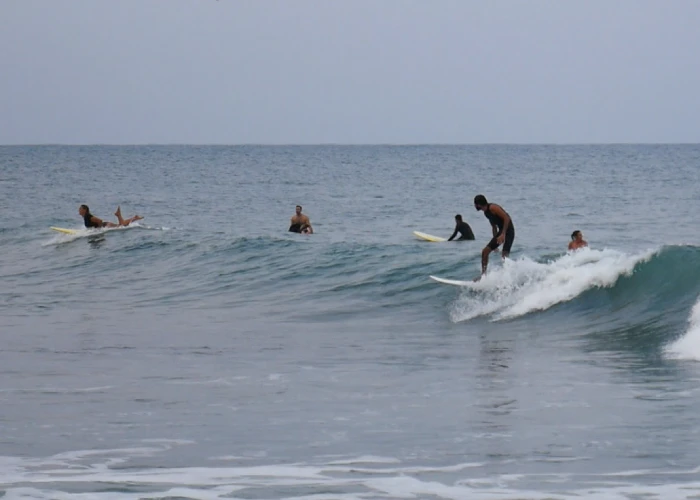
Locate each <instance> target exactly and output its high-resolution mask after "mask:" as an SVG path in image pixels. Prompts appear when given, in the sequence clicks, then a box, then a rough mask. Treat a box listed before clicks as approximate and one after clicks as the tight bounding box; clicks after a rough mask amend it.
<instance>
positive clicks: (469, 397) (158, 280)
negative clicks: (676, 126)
mask: <svg viewBox="0 0 700 500" xmlns="http://www.w3.org/2000/svg"><path fill="white" fill-rule="evenodd" d="M699 181H700V146H699V145H600V146H595V145H592V146H585V145H581V146H545V145H543V146H519V145H512V146H511V145H484V146H449V145H445V146H333V145H329V146H275V147H272V146H4V147H0V209H1V213H2V220H0V496H2V494H3V493H4V497H3V498H4V499H68V498H71V499H73V498H83V499H93V498H95V499H110V500H122V499H141V498H148V499H166V498H192V499H219V498H225V499H251V500H252V499H254V500H267V499H270V500H272V499H294V500H325V499H340V500H368V499H430V500H436V499H476V500H480V499H489V500H492V499H512V500H515V499H519V500H522V499H533V500H534V499H555V500H559V499H637V500H638V499H644V500H650V499H660V500H672V499H686V498H700V362H698V361H699V360H700V230H699V229H698V214H700V195H699V192H698V186H700V182H699ZM476 194H484V195H485V196H486V197H487V198H488V199H489V201H491V202H495V203H498V204H500V205H501V206H502V207H503V208H504V209H505V210H507V211H508V213H509V214H510V215H511V217H512V219H513V221H514V224H515V227H516V238H515V243H514V245H513V250H512V253H511V258H510V259H507V260H505V261H502V259H501V258H500V256H499V255H498V254H493V255H492V256H491V262H490V265H489V272H488V274H487V275H486V276H485V277H484V278H483V279H482V280H481V281H480V282H475V283H470V284H469V285H468V286H463V287H457V286H450V285H444V284H438V283H436V282H434V281H433V280H431V279H430V276H431V275H435V276H439V277H442V278H449V279H456V280H471V279H472V278H474V277H476V276H477V275H478V274H479V272H480V252H481V249H482V248H483V246H484V245H485V244H486V243H487V242H488V240H489V239H490V236H491V234H490V233H491V231H490V226H489V225H488V222H487V220H486V219H485V217H484V216H483V214H482V213H480V212H476V211H475V210H474V208H473V203H472V200H473V198H474V196H475V195H476ZM82 203H85V204H88V205H89V206H90V208H91V211H92V212H93V213H94V214H95V215H96V216H98V217H101V218H103V219H105V220H110V221H114V220H116V218H115V217H114V216H113V215H112V214H113V212H114V211H115V209H116V207H117V206H118V205H120V206H121V209H122V211H123V213H124V215H125V216H131V215H134V214H140V215H143V216H144V217H145V218H144V219H143V220H142V221H140V222H139V223H137V224H135V225H133V226H132V227H130V228H128V229H116V230H109V231H92V232H89V231H83V232H82V233H80V234H78V235H76V236H69V235H63V234H59V233H56V232H54V231H52V230H51V229H49V227H50V226H60V227H65V228H76V229H78V228H80V226H81V224H82V219H81V218H80V216H79V215H78V206H79V205H80V204H82ZM296 204H301V205H303V210H304V213H306V214H307V215H308V216H309V217H310V219H311V222H312V224H313V226H314V228H315V230H316V234H313V235H310V236H307V235H298V234H291V233H288V232H287V228H288V226H289V219H290V217H291V216H292V215H293V214H294V207H295V205H296ZM457 213H460V214H462V215H463V216H464V219H465V221H466V222H468V223H469V224H470V225H471V226H472V228H473V230H474V233H475V234H476V238H477V241H474V242H449V243H428V242H424V241H420V240H418V239H417V238H415V237H414V236H413V234H412V232H413V231H414V230H418V231H423V232H426V233H430V234H435V235H438V236H443V237H446V236H449V235H450V234H451V232H452V229H453V227H454V215H455V214H457ZM575 229H579V230H581V231H583V233H584V238H585V239H586V240H587V241H588V242H589V244H590V247H589V248H588V249H584V250H581V251H578V252H575V253H571V254H569V253H567V252H566V248H567V244H568V242H569V235H570V234H571V232H572V231H573V230H575Z"/></svg>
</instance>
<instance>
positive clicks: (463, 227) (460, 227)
mask: <svg viewBox="0 0 700 500" xmlns="http://www.w3.org/2000/svg"><path fill="white" fill-rule="evenodd" d="M455 222H456V223H457V225H456V226H455V232H454V233H452V236H450V237H449V239H448V240H447V241H452V240H453V239H454V238H455V236H457V233H460V234H461V236H460V237H459V238H458V239H457V241H460V240H473V239H475V238H474V232H473V231H472V228H471V227H469V224H467V223H466V222H464V221H463V220H462V216H461V215H460V214H457V215H455Z"/></svg>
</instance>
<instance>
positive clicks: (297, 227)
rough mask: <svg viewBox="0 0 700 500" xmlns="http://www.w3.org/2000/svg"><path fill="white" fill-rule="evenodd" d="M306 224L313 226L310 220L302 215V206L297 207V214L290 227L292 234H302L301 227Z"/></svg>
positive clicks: (293, 217)
mask: <svg viewBox="0 0 700 500" xmlns="http://www.w3.org/2000/svg"><path fill="white" fill-rule="evenodd" d="M304 224H306V225H307V226H310V225H311V222H310V221H309V218H308V217H307V216H306V215H304V214H302V213H301V205H297V209H296V214H294V215H293V216H292V220H291V224H290V226H289V232H290V233H301V226H303V225H304Z"/></svg>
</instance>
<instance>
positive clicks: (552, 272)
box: [450, 248, 656, 322]
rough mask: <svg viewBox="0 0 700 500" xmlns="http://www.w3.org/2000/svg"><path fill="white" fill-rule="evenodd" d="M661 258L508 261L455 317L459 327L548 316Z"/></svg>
mask: <svg viewBox="0 0 700 500" xmlns="http://www.w3.org/2000/svg"><path fill="white" fill-rule="evenodd" d="M655 253H656V251H651V250H650V251H646V252H642V253H639V254H635V255H630V254H626V253H624V252H620V251H617V250H610V249H605V250H591V249H588V248H584V249H582V250H579V251H577V252H571V253H567V254H566V255H564V256H562V257H560V258H558V259H556V260H554V261H550V262H545V263H540V262H535V261H533V260H531V259H528V258H527V257H523V258H520V259H518V260H511V259H506V260H505V261H504V262H503V265H502V266H501V267H496V268H495V269H492V270H491V271H490V272H489V273H487V274H486V276H484V277H483V278H482V279H481V281H478V282H475V283H474V284H473V285H469V286H468V287H467V288H466V289H465V292H464V293H463V294H462V296H461V297H460V298H459V299H458V300H457V302H456V303H455V304H454V305H453V307H452V311H451V314H450V316H451V318H452V320H453V321H455V322H458V321H465V320H469V319H473V318H476V317H479V316H491V315H492V316H493V317H494V319H496V320H499V319H509V318H515V317H518V316H523V315H525V314H528V313H531V312H534V311H543V310H546V309H549V308H550V307H552V306H553V305H556V304H559V303H562V302H567V301H569V300H572V299H574V298H575V297H578V296H579V295H581V294H582V293H583V292H585V291H586V290H590V289H591V288H596V287H611V286H613V285H615V283H616V282H617V280H618V279H619V278H620V277H621V276H628V275H630V274H631V273H632V271H633V270H634V266H635V265H636V264H638V263H639V262H643V261H646V260H649V259H650V258H651V257H652V256H653V255H654V254H655ZM475 292H476V293H475Z"/></svg>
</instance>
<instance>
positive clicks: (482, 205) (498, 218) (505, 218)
mask: <svg viewBox="0 0 700 500" xmlns="http://www.w3.org/2000/svg"><path fill="white" fill-rule="evenodd" d="M474 208H476V209H477V210H480V211H483V212H484V215H485V216H486V218H487V219H488V220H489V222H490V223H491V229H492V230H493V238H491V241H489V242H488V244H487V245H486V246H485V247H484V249H483V250H482V251H481V275H482V276H483V275H484V274H486V268H487V267H488V265H489V254H490V253H491V252H493V251H494V250H496V249H497V248H498V247H499V246H500V245H503V249H502V250H501V255H502V256H503V258H504V259H505V258H506V257H508V255H509V254H510V247H511V246H512V245H513V240H514V239H515V226H513V221H512V220H511V218H510V215H508V212H506V211H505V210H503V208H501V206H499V205H496V204H495V203H489V202H488V201H486V197H485V196H484V195H483V194H478V195H476V196H475V197H474ZM478 279H479V278H477V280H478Z"/></svg>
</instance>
